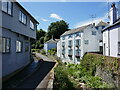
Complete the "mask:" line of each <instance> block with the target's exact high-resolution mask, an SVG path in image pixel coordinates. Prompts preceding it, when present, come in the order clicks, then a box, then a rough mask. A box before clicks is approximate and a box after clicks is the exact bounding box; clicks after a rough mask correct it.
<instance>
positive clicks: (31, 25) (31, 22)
mask: <svg viewBox="0 0 120 90" xmlns="http://www.w3.org/2000/svg"><path fill="white" fill-rule="evenodd" d="M30 28H31V29H32V30H34V29H35V24H34V22H33V21H32V20H30Z"/></svg>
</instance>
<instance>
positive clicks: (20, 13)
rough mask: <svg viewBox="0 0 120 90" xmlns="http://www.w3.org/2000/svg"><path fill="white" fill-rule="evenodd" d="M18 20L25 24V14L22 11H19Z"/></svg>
mask: <svg viewBox="0 0 120 90" xmlns="http://www.w3.org/2000/svg"><path fill="white" fill-rule="evenodd" d="M19 21H21V22H22V23H23V24H27V16H26V15H25V14H24V13H23V12H22V11H20V12H19Z"/></svg>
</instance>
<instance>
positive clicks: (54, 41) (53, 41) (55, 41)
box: [45, 39, 59, 43]
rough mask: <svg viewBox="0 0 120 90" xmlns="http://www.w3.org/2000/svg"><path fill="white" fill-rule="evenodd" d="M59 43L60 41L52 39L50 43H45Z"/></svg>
mask: <svg viewBox="0 0 120 90" xmlns="http://www.w3.org/2000/svg"><path fill="white" fill-rule="evenodd" d="M58 41H59V39H50V40H49V41H47V42H45V43H57V42H58Z"/></svg>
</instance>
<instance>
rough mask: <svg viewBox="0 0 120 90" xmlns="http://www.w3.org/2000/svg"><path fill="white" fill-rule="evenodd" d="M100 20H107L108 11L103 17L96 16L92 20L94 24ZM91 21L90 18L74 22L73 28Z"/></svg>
mask: <svg viewBox="0 0 120 90" xmlns="http://www.w3.org/2000/svg"><path fill="white" fill-rule="evenodd" d="M101 20H102V21H105V22H107V20H108V13H106V14H105V15H104V16H103V17H98V18H96V19H94V21H93V22H94V23H95V24H98V23H99V22H100V21H101ZM91 23H92V20H91V19H89V20H86V21H81V22H78V23H76V24H75V25H74V28H78V27H81V26H84V25H88V24H91Z"/></svg>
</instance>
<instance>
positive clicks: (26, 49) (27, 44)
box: [25, 42, 29, 52]
mask: <svg viewBox="0 0 120 90" xmlns="http://www.w3.org/2000/svg"><path fill="white" fill-rule="evenodd" d="M28 51H29V43H28V42H25V52H28Z"/></svg>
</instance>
